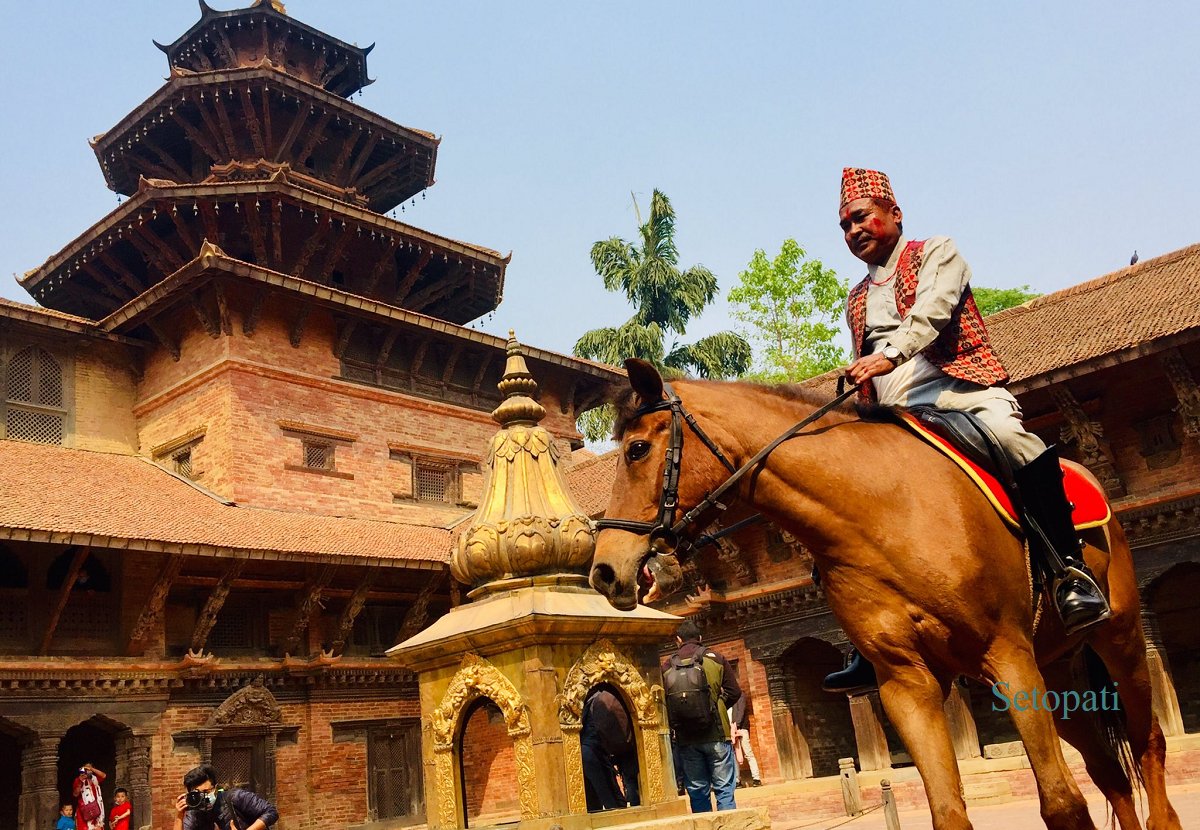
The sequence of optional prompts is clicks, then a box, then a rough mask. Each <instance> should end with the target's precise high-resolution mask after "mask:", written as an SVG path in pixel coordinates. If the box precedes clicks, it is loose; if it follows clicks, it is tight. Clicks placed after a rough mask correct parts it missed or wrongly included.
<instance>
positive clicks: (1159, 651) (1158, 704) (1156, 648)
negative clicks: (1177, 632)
mask: <svg viewBox="0 0 1200 830" xmlns="http://www.w3.org/2000/svg"><path fill="white" fill-rule="evenodd" d="M1142 631H1143V632H1144V633H1145V635H1146V664H1147V665H1148V666H1149V668H1150V691H1151V694H1152V696H1153V700H1152V704H1153V707H1154V716H1155V717H1156V718H1158V725H1159V726H1161V727H1162V731H1163V734H1164V735H1182V734H1183V713H1182V712H1181V711H1180V709H1179V695H1178V694H1176V692H1175V681H1174V680H1173V679H1172V678H1171V665H1170V663H1168V662H1167V652H1166V650H1165V649H1164V648H1163V644H1162V632H1161V631H1159V630H1158V615H1157V614H1155V613H1154V612H1153V611H1151V610H1150V609H1149V608H1145V607H1143V608H1142Z"/></svg>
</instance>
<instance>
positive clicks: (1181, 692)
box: [1147, 562, 1200, 732]
mask: <svg viewBox="0 0 1200 830" xmlns="http://www.w3.org/2000/svg"><path fill="white" fill-rule="evenodd" d="M1147 597H1148V603H1147V604H1148V605H1149V606H1150V610H1151V611H1153V612H1154V614H1155V616H1156V617H1157V620H1158V630H1159V633H1160V634H1161V636H1162V646H1163V651H1165V652H1166V663H1167V666H1168V667H1169V668H1170V676H1171V680H1172V681H1173V682H1174V684H1175V692H1176V694H1177V695H1178V696H1179V708H1180V713H1181V714H1182V716H1183V730H1184V731H1185V732H1200V626H1197V625H1196V619H1197V616H1198V615H1200V563H1197V562H1184V563H1182V564H1179V565H1176V566H1175V567H1173V568H1171V569H1170V570H1168V571H1167V572H1166V573H1164V574H1163V575H1162V576H1160V577H1159V578H1158V579H1156V580H1155V581H1154V582H1153V583H1152V584H1151V586H1150V590H1149V592H1148V593H1147Z"/></svg>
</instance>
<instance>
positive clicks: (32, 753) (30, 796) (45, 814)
mask: <svg viewBox="0 0 1200 830" xmlns="http://www.w3.org/2000/svg"><path fill="white" fill-rule="evenodd" d="M18 814H19V822H20V828H21V830H45V828H47V827H53V826H54V823H55V822H56V821H57V820H58V736H57V735H44V736H41V737H40V738H36V739H34V740H33V741H30V742H29V743H28V744H26V745H25V746H24V747H22V749H21V803H20V807H19V810H18Z"/></svg>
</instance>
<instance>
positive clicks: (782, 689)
mask: <svg viewBox="0 0 1200 830" xmlns="http://www.w3.org/2000/svg"><path fill="white" fill-rule="evenodd" d="M763 668H765V669H766V671H767V695H768V696H769V697H770V699H771V726H772V728H773V729H774V731H775V754H776V755H777V757H778V758H779V773H780V775H782V776H783V778H784V780H785V781H795V780H797V779H800V778H812V774H813V767H812V757H811V756H810V754H809V750H808V741H807V740H805V738H804V735H803V733H801V731H800V730H799V728H797V726H796V717H795V715H794V713H793V712H792V703H793V701H794V699H795V693H794V692H793V690H792V689H791V688H790V686H791V681H790V678H789V677H788V671H787V669H785V668H784V667H783V666H782V665H780V664H779V662H778V661H777V660H770V661H764V662H763Z"/></svg>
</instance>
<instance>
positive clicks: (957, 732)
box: [942, 680, 980, 760]
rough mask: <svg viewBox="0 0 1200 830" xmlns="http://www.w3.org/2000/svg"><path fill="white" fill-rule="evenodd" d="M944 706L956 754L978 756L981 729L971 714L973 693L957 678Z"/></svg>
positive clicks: (962, 756) (952, 684) (958, 755)
mask: <svg viewBox="0 0 1200 830" xmlns="http://www.w3.org/2000/svg"><path fill="white" fill-rule="evenodd" d="M942 708H943V709H945V710H946V720H947V721H949V722H950V737H951V739H953V741H954V754H955V755H956V756H957V757H958V758H959V760H964V759H967V758H978V757H979V755H980V752H979V731H978V730H977V729H976V728H975V717H974V716H973V715H972V714H971V693H970V692H969V691H968V690H966V689H964V688H963V687H962V686H961V685H960V684H959V683H958V681H957V680H956V681H955V682H953V683H951V684H950V694H949V695H948V696H947V697H946V700H945V702H944V703H943V704H942Z"/></svg>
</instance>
